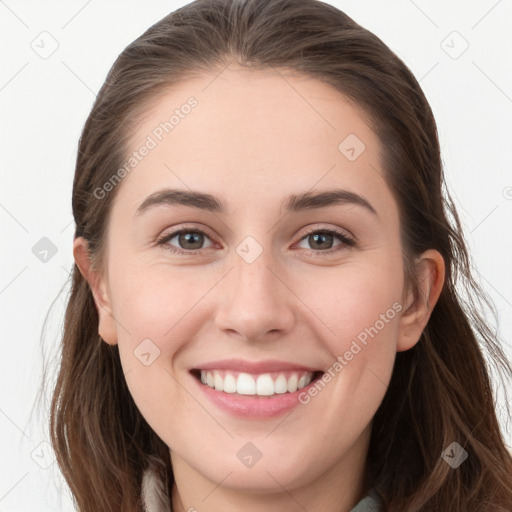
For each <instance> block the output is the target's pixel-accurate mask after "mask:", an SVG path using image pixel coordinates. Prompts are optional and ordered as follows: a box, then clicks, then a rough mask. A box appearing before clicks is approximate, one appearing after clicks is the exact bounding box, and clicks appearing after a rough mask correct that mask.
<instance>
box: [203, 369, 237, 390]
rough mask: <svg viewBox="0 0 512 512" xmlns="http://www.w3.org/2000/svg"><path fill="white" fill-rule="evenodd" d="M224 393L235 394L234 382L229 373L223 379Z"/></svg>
mask: <svg viewBox="0 0 512 512" xmlns="http://www.w3.org/2000/svg"><path fill="white" fill-rule="evenodd" d="M202 373H203V372H201V375H202ZM224 391H225V392H226V393H236V380H235V377H233V375H231V374H230V373H228V374H227V375H226V376H225V377H224Z"/></svg>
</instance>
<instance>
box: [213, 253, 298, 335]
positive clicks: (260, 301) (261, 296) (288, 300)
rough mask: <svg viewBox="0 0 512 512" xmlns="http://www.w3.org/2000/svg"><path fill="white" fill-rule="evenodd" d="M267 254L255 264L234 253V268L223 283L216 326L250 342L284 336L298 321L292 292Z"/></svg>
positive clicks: (263, 254) (262, 255)
mask: <svg viewBox="0 0 512 512" xmlns="http://www.w3.org/2000/svg"><path fill="white" fill-rule="evenodd" d="M268 252H270V251H263V253H262V254H261V255H260V256H259V257H258V258H257V259H256V260H255V261H253V262H252V263H247V262H246V261H244V259H243V258H241V257H239V256H238V255H237V254H235V255H234V268H233V269H232V270H231V271H230V272H229V273H228V275H227V276H226V279H223V280H222V282H221V283H220V284H221V286H222V287H221V289H220V296H218V297H219V299H218V300H219V305H218V308H217V311H216V317H215V322H216V325H217V327H218V328H219V329H220V330H222V331H224V332H227V333H228V334H229V335H231V336H237V337H239V338H241V339H243V340H245V341H249V342H253V341H254V342H261V341H264V340H266V339H275V338H276V337H279V336H283V335H284V334H285V333H287V332H289V331H290V330H291V329H292V327H293V324H294V321H295V317H294V306H293V301H294V295H293V292H292V291H291V290H290V288H289V287H288V286H289V285H288V286H287V283H286V280H287V279H286V276H285V275H284V274H285V272H284V271H282V270H281V271H280V270H279V269H278V267H276V265H275V264H272V261H271V257H270V255H268V254H267V253H268Z"/></svg>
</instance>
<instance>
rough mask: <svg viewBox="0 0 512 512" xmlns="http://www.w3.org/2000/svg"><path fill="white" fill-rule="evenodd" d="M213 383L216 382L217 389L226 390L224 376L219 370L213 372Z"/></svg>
mask: <svg viewBox="0 0 512 512" xmlns="http://www.w3.org/2000/svg"><path fill="white" fill-rule="evenodd" d="M213 383H214V384H215V389H216V390H217V391H223V390H224V382H223V380H222V377H221V376H220V375H219V374H218V373H217V372H213Z"/></svg>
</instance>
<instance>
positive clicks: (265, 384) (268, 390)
mask: <svg viewBox="0 0 512 512" xmlns="http://www.w3.org/2000/svg"><path fill="white" fill-rule="evenodd" d="M256 394H257V395H265V396H267V395H273V394H274V381H273V380H272V377H271V376H270V375H269V374H268V373H264V374H263V375H260V376H259V377H258V380H257V381H256Z"/></svg>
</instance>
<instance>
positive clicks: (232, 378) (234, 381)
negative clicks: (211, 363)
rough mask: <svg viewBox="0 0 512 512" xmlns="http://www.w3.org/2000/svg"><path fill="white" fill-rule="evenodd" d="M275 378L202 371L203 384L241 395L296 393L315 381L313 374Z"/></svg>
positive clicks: (263, 375) (295, 374)
mask: <svg viewBox="0 0 512 512" xmlns="http://www.w3.org/2000/svg"><path fill="white" fill-rule="evenodd" d="M273 376H274V378H273ZM273 376H272V375H271V374H270V373H263V374H261V375H258V376H253V375H251V374H249V373H243V372H240V373H239V372H229V371H221V370H201V382H202V383H203V384H206V385H207V386H209V387H210V388H214V389H215V390H216V391H224V392H225V393H238V394H239V395H258V396H271V395H275V394H282V393H286V392H288V393H294V392H295V391H297V390H298V389H302V388H303V387H305V386H307V385H308V384H309V383H310V382H311V381H312V380H313V373H312V372H293V373H288V378H287V377H286V375H285V374H284V373H277V374H273Z"/></svg>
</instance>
